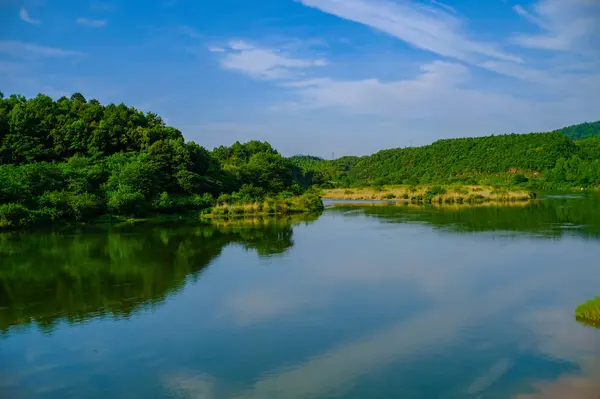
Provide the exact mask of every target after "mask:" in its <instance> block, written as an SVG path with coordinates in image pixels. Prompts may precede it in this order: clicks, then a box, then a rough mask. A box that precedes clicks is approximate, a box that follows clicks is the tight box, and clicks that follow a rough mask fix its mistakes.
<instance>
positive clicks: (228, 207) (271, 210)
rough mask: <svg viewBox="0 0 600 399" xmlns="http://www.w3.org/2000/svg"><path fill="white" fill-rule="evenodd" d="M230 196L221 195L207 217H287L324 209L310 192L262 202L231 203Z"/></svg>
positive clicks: (313, 193)
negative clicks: (291, 214)
mask: <svg viewBox="0 0 600 399" xmlns="http://www.w3.org/2000/svg"><path fill="white" fill-rule="evenodd" d="M229 198H230V196H229V195H221V196H219V198H218V199H217V205H215V206H214V207H213V208H212V210H211V213H210V214H207V215H205V216H206V217H236V216H249V215H287V214H290V213H302V212H313V213H317V212H320V211H321V210H322V209H323V202H322V201H321V197H320V196H319V195H318V194H317V193H316V192H315V191H310V192H307V193H305V194H302V195H297V196H289V197H287V198H286V197H285V196H282V195H279V196H278V197H266V198H264V199H263V200H262V201H252V199H251V198H248V199H247V200H246V201H243V200H241V201H233V202H232V201H230V200H229Z"/></svg>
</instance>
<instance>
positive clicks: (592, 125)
mask: <svg viewBox="0 0 600 399" xmlns="http://www.w3.org/2000/svg"><path fill="white" fill-rule="evenodd" d="M557 132H559V133H562V134H564V135H565V136H567V137H569V138H570V139H573V140H582V139H588V138H590V137H596V136H600V121H598V122H588V123H580V124H579V125H573V126H568V127H564V128H562V129H559V130H557Z"/></svg>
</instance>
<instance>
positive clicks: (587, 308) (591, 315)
mask: <svg viewBox="0 0 600 399" xmlns="http://www.w3.org/2000/svg"><path fill="white" fill-rule="evenodd" d="M575 318H576V319H577V320H579V321H581V322H582V323H585V324H590V325H593V326H596V327H600V297H598V298H595V299H592V300H590V301H587V302H586V303H583V304H581V305H579V306H578V307H577V309H575Z"/></svg>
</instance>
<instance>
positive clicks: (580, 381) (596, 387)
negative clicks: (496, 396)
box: [514, 370, 600, 399]
mask: <svg viewBox="0 0 600 399" xmlns="http://www.w3.org/2000/svg"><path fill="white" fill-rule="evenodd" d="M534 386H535V389H534V390H535V393H532V394H522V395H517V396H515V397H514V399H565V398H568V399H598V398H600V372H598V371H592V370H586V371H584V372H583V373H582V374H578V375H572V374H564V375H562V376H560V377H559V378H558V379H557V380H555V381H544V382H538V383H535V384H534Z"/></svg>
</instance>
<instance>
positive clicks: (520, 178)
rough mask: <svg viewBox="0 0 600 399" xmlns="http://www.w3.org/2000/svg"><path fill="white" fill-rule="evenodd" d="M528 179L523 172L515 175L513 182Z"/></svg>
mask: <svg viewBox="0 0 600 399" xmlns="http://www.w3.org/2000/svg"><path fill="white" fill-rule="evenodd" d="M528 181H529V178H528V177H527V176H525V175H524V174H522V173H518V174H516V175H515V176H514V177H513V183H515V184H522V183H527V182H528Z"/></svg>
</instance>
